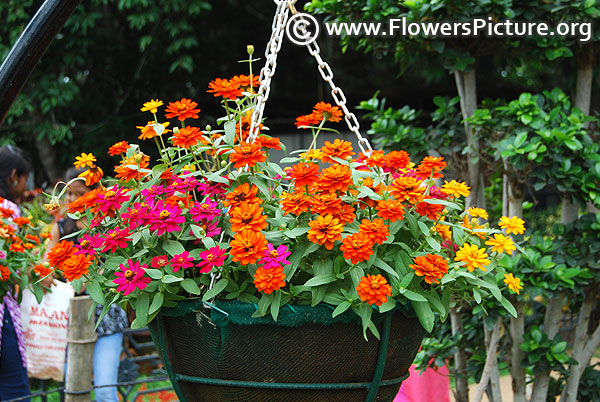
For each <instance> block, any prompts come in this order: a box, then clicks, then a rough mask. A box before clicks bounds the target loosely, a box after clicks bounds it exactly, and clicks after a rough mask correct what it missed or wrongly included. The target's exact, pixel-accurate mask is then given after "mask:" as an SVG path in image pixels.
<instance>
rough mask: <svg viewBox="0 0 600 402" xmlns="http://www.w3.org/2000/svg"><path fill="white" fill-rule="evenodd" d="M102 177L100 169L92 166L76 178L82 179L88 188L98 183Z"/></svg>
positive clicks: (102, 173)
mask: <svg viewBox="0 0 600 402" xmlns="http://www.w3.org/2000/svg"><path fill="white" fill-rule="evenodd" d="M102 176H104V172H103V171H102V169H100V168H99V167H98V166H94V167H92V168H89V169H88V170H86V171H85V172H82V173H80V174H79V176H78V177H83V178H84V179H85V185H86V186H87V187H90V186H93V185H94V184H96V183H98V182H99V181H100V179H101V178H102Z"/></svg>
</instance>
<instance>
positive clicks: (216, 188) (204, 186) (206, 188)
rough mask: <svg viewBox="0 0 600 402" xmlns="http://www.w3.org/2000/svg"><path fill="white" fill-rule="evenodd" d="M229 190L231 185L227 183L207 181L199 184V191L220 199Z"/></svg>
mask: <svg viewBox="0 0 600 402" xmlns="http://www.w3.org/2000/svg"><path fill="white" fill-rule="evenodd" d="M225 178H226V177H225ZM228 189H229V185H227V184H225V183H217V182H214V181H209V180H205V181H204V182H203V183H200V184H198V191H200V193H202V194H203V195H208V196H211V197H212V196H214V197H216V198H218V197H219V195H223V194H225V193H226V192H227V190H228Z"/></svg>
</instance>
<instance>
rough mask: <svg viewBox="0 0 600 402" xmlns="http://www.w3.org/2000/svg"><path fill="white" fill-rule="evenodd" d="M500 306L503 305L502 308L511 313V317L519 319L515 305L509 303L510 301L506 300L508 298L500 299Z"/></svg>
mask: <svg viewBox="0 0 600 402" xmlns="http://www.w3.org/2000/svg"><path fill="white" fill-rule="evenodd" d="M500 304H502V307H504V308H505V309H506V311H508V312H509V313H510V315H512V316H513V317H515V318H517V310H515V308H514V307H513V305H512V304H511V303H510V302H509V301H508V299H506V297H503V298H502V299H500Z"/></svg>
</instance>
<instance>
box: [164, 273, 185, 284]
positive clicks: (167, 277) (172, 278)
mask: <svg viewBox="0 0 600 402" xmlns="http://www.w3.org/2000/svg"><path fill="white" fill-rule="evenodd" d="M181 281H183V278H179V277H177V276H175V275H171V274H167V275H165V276H164V278H162V279H161V282H162V283H175V282H181Z"/></svg>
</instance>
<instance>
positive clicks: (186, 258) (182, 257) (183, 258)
mask: <svg viewBox="0 0 600 402" xmlns="http://www.w3.org/2000/svg"><path fill="white" fill-rule="evenodd" d="M192 261H194V258H193V257H190V253H188V252H187V251H184V252H183V253H181V254H176V255H174V256H173V258H172V259H171V265H172V266H173V272H177V271H179V270H180V269H181V268H183V269H185V268H189V267H193V266H194V263H193V262H192Z"/></svg>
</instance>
